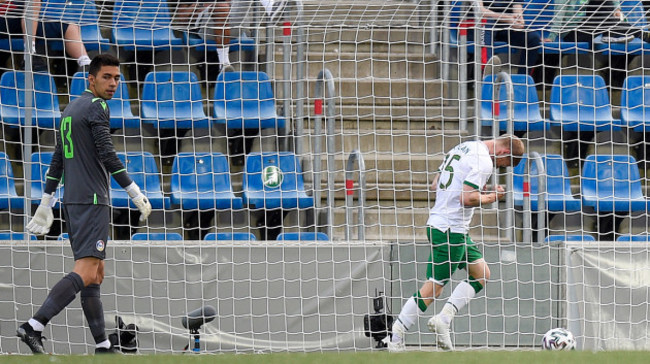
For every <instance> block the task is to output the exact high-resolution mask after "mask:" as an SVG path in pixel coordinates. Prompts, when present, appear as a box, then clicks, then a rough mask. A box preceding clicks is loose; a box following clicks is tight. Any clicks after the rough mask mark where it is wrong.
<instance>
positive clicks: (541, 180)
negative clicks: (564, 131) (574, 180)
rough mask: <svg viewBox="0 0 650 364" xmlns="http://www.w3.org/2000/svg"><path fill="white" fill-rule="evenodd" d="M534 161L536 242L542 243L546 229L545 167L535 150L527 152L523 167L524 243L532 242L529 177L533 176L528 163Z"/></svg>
mask: <svg viewBox="0 0 650 364" xmlns="http://www.w3.org/2000/svg"><path fill="white" fill-rule="evenodd" d="M531 163H535V166H536V167H537V174H536V175H535V177H537V193H538V196H537V243H538V244H542V243H543V242H544V238H545V236H544V235H545V234H544V231H545V229H546V211H547V210H548V208H547V206H546V192H547V189H546V178H545V177H546V169H545V167H544V161H543V160H542V157H541V156H540V155H539V153H537V152H531V153H530V154H528V160H527V161H526V168H525V169H524V186H523V192H524V211H523V222H522V228H523V233H522V240H523V242H524V243H532V241H533V238H532V236H533V234H532V232H533V231H532V210H531V202H530V178H532V177H533V176H531V175H530V165H531Z"/></svg>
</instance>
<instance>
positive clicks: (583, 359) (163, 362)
mask: <svg viewBox="0 0 650 364" xmlns="http://www.w3.org/2000/svg"><path fill="white" fill-rule="evenodd" d="M90 362H92V363H98V364H122V363H129V364H177V363H182V364H203V363H205V364H214V363H229V364H230V363H233V364H286V363H300V364H366V363H368V364H397V363H400V364H401V363H406V364H411V363H412V364H441V363H450V364H551V363H568V364H601V363H611V364H629V363H648V362H650V352H643V351H610V352H607V351H601V352H588V351H572V352H550V351H465V352H453V353H441V352H408V353H402V354H389V353H386V352H363V353H309V354H302V353H279V354H243V355H236V354H216V355H194V354H184V355H182V354H178V355H124V356H118V355H103V356H83V355H78V356H76V355H72V356H67V355H54V356H50V355H47V356H0V363H2V364H4V363H17V364H18V363H19V364H30V363H54V364H58V363H61V364H76V363H90Z"/></svg>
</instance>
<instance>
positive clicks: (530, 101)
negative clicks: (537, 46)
mask: <svg viewBox="0 0 650 364" xmlns="http://www.w3.org/2000/svg"><path fill="white" fill-rule="evenodd" d="M510 78H511V79H512V83H513V91H514V95H513V96H514V105H513V108H514V115H515V117H514V125H513V126H514V130H515V131H536V130H544V129H546V128H547V123H546V120H544V118H542V114H541V112H540V109H539V99H538V98H537V89H536V88H535V81H533V78H532V77H531V76H530V75H510ZM493 79H494V77H493V75H487V76H485V78H484V79H483V87H482V91H481V97H482V99H483V100H482V102H481V123H482V125H483V126H492V122H493V120H494V118H495V115H494V114H493V109H494V101H493V100H492V96H493V95H492V94H493V93H494V86H495V85H494V82H493ZM507 90H508V89H507V87H506V86H505V84H503V83H502V84H501V87H500V88H499V95H498V96H497V100H496V101H501V102H500V103H499V108H498V110H494V111H497V113H498V116H496V119H497V120H499V129H500V130H502V131H505V130H506V127H507V125H506V124H507V123H506V120H507V119H508V101H507V100H508V94H507Z"/></svg>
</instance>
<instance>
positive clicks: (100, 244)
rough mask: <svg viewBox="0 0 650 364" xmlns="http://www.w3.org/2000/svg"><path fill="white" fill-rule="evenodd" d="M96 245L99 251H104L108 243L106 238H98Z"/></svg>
mask: <svg viewBox="0 0 650 364" xmlns="http://www.w3.org/2000/svg"><path fill="white" fill-rule="evenodd" d="M95 247H96V248H97V251H100V252H103V251H104V248H105V247H106V243H104V240H97V243H96V244H95Z"/></svg>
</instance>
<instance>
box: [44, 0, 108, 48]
mask: <svg viewBox="0 0 650 364" xmlns="http://www.w3.org/2000/svg"><path fill="white" fill-rule="evenodd" d="M41 4H42V5H41V6H42V9H41V14H43V17H44V18H45V19H49V20H63V21H65V22H67V23H72V24H77V25H79V30H80V32H81V40H82V41H83V43H84V46H85V47H86V50H88V51H96V50H100V51H102V52H104V51H107V50H108V49H109V48H110V42H109V40H108V39H106V38H104V36H102V33H101V30H100V29H99V15H98V14H97V7H96V5H95V1H94V0H47V1H43V2H41ZM47 43H48V49H51V50H55V51H62V50H63V42H62V41H55V40H51V39H48V41H47Z"/></svg>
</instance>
